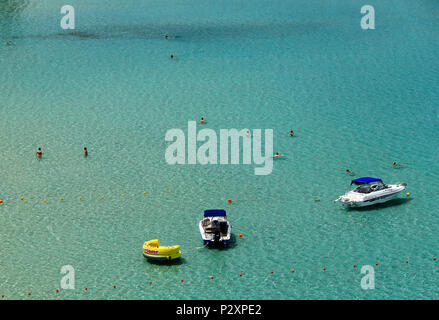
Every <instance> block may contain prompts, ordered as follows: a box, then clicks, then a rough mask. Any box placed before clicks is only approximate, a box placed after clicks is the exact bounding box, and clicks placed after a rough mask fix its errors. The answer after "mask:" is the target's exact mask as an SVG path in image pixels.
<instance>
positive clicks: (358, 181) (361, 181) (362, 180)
mask: <svg viewBox="0 0 439 320" xmlns="http://www.w3.org/2000/svg"><path fill="white" fill-rule="evenodd" d="M377 181H379V182H383V181H382V180H381V179H377V178H371V177H363V178H358V179H355V180H352V182H351V185H352V184H356V185H357V186H361V185H362V184H367V183H371V182H377Z"/></svg>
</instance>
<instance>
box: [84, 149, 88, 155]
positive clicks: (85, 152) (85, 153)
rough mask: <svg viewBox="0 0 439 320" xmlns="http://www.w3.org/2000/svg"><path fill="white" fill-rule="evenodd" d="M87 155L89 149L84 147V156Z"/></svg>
mask: <svg viewBox="0 0 439 320" xmlns="http://www.w3.org/2000/svg"><path fill="white" fill-rule="evenodd" d="M87 156H88V151H87V148H86V147H84V157H87Z"/></svg>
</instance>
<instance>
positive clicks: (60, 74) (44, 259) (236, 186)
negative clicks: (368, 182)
mask: <svg viewBox="0 0 439 320" xmlns="http://www.w3.org/2000/svg"><path fill="white" fill-rule="evenodd" d="M64 4H66V3H65V1H59V0H46V1H44V2H43V1H36V0H11V1H3V2H2V3H1V4H0V42H1V45H0V70H1V72H0V177H1V178H0V199H1V200H3V201H4V203H3V204H1V205H0V243H1V245H0V292H1V293H2V294H4V295H5V298H4V299H438V298H439V289H438V288H439V265H438V263H439V262H438V261H434V260H433V258H434V257H438V258H439V249H438V246H439V233H438V229H439V216H438V205H437V198H438V197H437V194H438V192H439V182H438V180H439V175H438V169H439V164H438V159H439V157H438V156H439V154H438V142H439V138H438V137H439V127H438V122H439V112H438V105H439V98H438V97H439V76H438V75H439V64H438V63H437V57H438V56H439V41H438V39H439V3H437V1H433V0H422V1H416V2H415V1H408V0H400V1H379V2H376V3H370V4H372V5H373V6H374V7H375V14H376V29H375V30H362V29H361V27H360V19H361V17H362V15H361V13H360V8H361V7H362V6H363V5H364V4H365V3H364V2H363V1H357V0H340V1H337V2H334V1H329V0H328V1H317V0H311V1H310V0H295V1H285V0H283V1H279V0H255V1H241V0H224V1H205V0H203V1H202V0H185V1H181V0H163V1H152V0H144V1H141V2H139V1H134V0H125V1H116V0H105V1H98V0H88V1H77V0H72V1H69V4H70V5H72V6H73V7H74V8H75V13H76V29H75V30H62V29H61V28H60V20H61V17H62V15H61V14H60V8H61V7H62V6H63V5H64ZM165 34H168V35H169V39H167V40H166V39H165V38H164V35H165ZM9 40H13V42H14V45H13V46H8V45H6V43H7V41H9ZM171 54H173V55H174V56H175V59H170V55H171ZM200 117H205V118H206V119H207V123H206V124H205V126H204V128H206V127H207V128H211V129H214V130H215V131H217V132H219V130H220V129H229V128H236V129H243V128H249V129H273V130H274V149H275V151H277V152H280V153H281V154H285V155H286V156H287V157H286V158H285V159H283V160H279V161H275V162H274V168H273V172H272V174H270V175H267V176H256V175H254V167H255V166H254V165H204V166H203V165H169V164H167V163H166V161H165V157H164V155H165V150H166V148H167V146H168V145H169V144H168V143H167V142H165V139H164V138H165V134H166V132H167V130H169V129H172V128H180V129H182V130H183V131H187V129H186V128H187V123H188V121H190V120H196V121H198V120H199V119H200ZM199 128H200V126H199ZM291 129H293V130H294V131H295V133H296V137H293V138H291V137H289V135H288V133H289V130H291ZM84 146H86V147H87V148H88V150H89V157H88V158H87V159H84V157H83V156H82V149H83V147H84ZM38 147H41V148H42V149H43V152H44V156H43V159H42V160H37V159H36V157H35V151H36V149H37V148H38ZM393 161H397V162H399V163H403V164H405V165H406V166H405V167H401V168H399V169H396V168H393V167H392V162H393ZM346 168H349V169H351V170H352V171H354V172H355V174H356V175H355V177H360V176H376V177H380V178H382V179H383V180H384V181H385V182H387V183H397V182H400V181H405V182H406V183H407V184H408V186H407V191H408V192H410V193H411V196H410V197H409V198H407V197H406V196H405V195H402V196H401V197H400V198H401V199H400V200H396V201H393V202H392V203H390V204H388V205H383V206H379V207H371V208H369V209H365V210H345V209H342V208H341V207H340V206H339V205H338V204H334V203H333V202H332V200H334V199H336V198H337V197H338V196H339V195H341V194H343V193H344V192H345V191H346V190H347V189H348V188H349V183H350V180H351V179H352V177H351V176H348V175H346V173H345V170H346ZM169 191H170V192H169ZM144 192H146V194H144ZM122 194H126V196H125V197H123V196H122ZM102 196H104V198H102ZM21 197H23V199H24V200H26V202H25V201H24V200H21ZM61 197H62V198H63V200H61ZM79 197H82V200H79ZM228 198H231V199H232V200H233V202H232V203H231V204H229V203H227V199H228ZM44 200H47V203H45V202H44ZM316 200H320V201H316ZM211 208H224V209H226V210H227V214H228V216H229V219H230V221H231V223H232V230H233V234H234V242H233V245H232V246H231V247H230V248H229V249H227V250H213V249H207V248H197V247H200V246H202V241H201V237H200V234H199V231H198V221H199V220H200V218H201V216H202V212H203V210H205V209H211ZM239 233H242V234H243V237H242V238H240V237H239V236H238V235H239ZM154 238H158V239H160V241H161V243H162V244H165V245H166V244H169V245H172V244H180V245H181V250H182V259H181V261H180V262H179V263H175V264H171V265H158V264H151V263H149V262H147V261H146V260H145V259H144V258H143V257H142V253H141V247H142V244H143V242H144V241H145V240H150V239H154ZM406 260H408V262H409V263H406V262H405V261H406ZM376 263H378V265H376ZM354 264H356V265H357V267H356V268H354V267H353V265H354ZM64 265H71V266H73V267H74V269H75V288H76V289H75V290H61V291H60V292H59V293H56V289H60V280H61V277H62V274H61V273H60V270H61V267H62V266H64ZM364 265H372V266H373V267H374V269H375V277H376V278H375V289H374V290H364V289H362V288H361V286H360V281H361V279H362V277H363V276H364V275H363V274H361V272H360V269H361V267H362V266H364ZM323 268H326V270H325V271H324V270H323ZM293 269H294V271H295V272H294V273H292V272H291V270H293ZM271 270H273V271H274V273H273V274H271V273H270V271H271ZM240 274H242V275H243V276H242V277H240ZM211 276H214V279H211ZM182 279H184V282H181V280H182ZM150 281H151V282H152V283H151V284H149V282H150ZM113 285H116V286H117V287H116V288H113ZM85 287H87V288H88V290H87V291H85V290H84V288H85ZM28 292H32V295H31V296H28V295H27V293H28Z"/></svg>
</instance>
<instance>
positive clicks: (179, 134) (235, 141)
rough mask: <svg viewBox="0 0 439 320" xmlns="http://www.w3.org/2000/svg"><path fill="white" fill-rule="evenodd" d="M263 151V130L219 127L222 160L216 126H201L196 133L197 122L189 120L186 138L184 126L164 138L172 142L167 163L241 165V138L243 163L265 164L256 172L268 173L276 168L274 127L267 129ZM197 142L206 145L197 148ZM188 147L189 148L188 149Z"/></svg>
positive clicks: (168, 132) (166, 156)
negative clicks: (274, 162)
mask: <svg viewBox="0 0 439 320" xmlns="http://www.w3.org/2000/svg"><path fill="white" fill-rule="evenodd" d="M264 134H265V143H264V153H265V155H262V130H261V129H253V132H252V133H250V130H248V129H242V130H240V131H238V130H237V129H220V130H219V161H218V136H217V133H216V132H215V131H214V130H213V129H202V130H200V131H199V132H198V134H197V124H196V122H195V121H188V128H187V137H186V135H185V133H184V132H183V130H181V129H170V130H168V131H167V132H166V135H165V141H167V142H172V143H171V144H170V145H169V146H168V147H167V149H166V152H165V159H166V162H167V163H168V164H197V163H198V164H202V165H205V164H218V163H219V164H223V165H224V164H229V140H230V142H231V143H230V164H240V155H241V152H240V151H241V148H240V145H241V143H240V141H242V145H243V149H242V164H252V163H253V164H255V165H263V166H262V167H258V168H255V170H254V173H255V175H269V174H270V173H271V172H272V170H273V130H272V129H265V130H264ZM197 142H203V144H202V145H201V146H200V147H199V148H198V149H197ZM186 146H187V149H186ZM186 155H187V157H186Z"/></svg>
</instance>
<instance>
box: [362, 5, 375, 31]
mask: <svg viewBox="0 0 439 320" xmlns="http://www.w3.org/2000/svg"><path fill="white" fill-rule="evenodd" d="M361 13H362V14H364V16H363V17H362V18H361V21H360V25H361V29H363V30H367V29H372V30H374V29H375V9H374V7H372V6H371V5H365V6H362V7H361Z"/></svg>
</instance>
